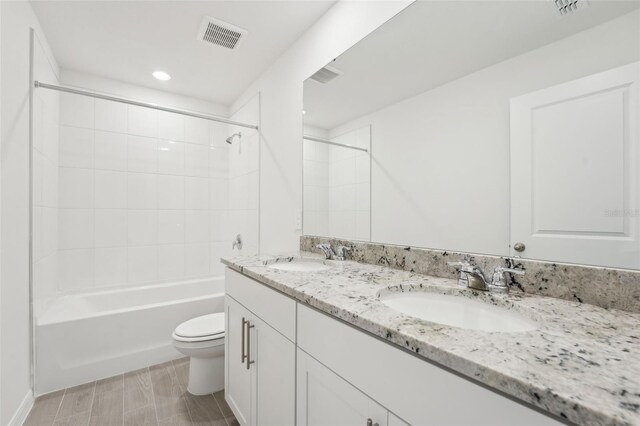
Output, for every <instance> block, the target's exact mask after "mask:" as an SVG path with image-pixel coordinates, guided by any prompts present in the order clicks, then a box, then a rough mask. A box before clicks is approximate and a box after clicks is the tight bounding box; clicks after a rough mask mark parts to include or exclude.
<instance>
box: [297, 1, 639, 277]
mask: <svg viewBox="0 0 640 426" xmlns="http://www.w3.org/2000/svg"><path fill="white" fill-rule="evenodd" d="M568 3H569V2H566V1H565V2H562V1H556V2H553V1H417V2H415V3H413V4H412V5H410V6H409V7H407V8H406V9H405V10H404V11H403V12H401V13H400V14H398V15H397V16H395V17H394V18H393V19H391V20H390V21H388V22H387V23H385V24H384V25H383V26H381V27H380V28H378V29H377V30H376V31H374V32H373V33H372V34H370V35H369V36H368V37H367V38H365V39H364V40H362V41H361V42H360V43H358V44H357V45H355V46H354V47H353V48H351V49H350V50H348V51H347V52H345V53H344V54H343V55H341V56H340V57H338V58H336V59H335V60H334V61H332V62H331V63H330V64H327V66H326V67H324V68H322V69H321V70H318V72H317V73H315V74H314V75H313V76H311V77H310V78H309V79H307V80H306V81H305V82H304V120H305V139H304V141H303V144H304V233H305V234H308V235H320V236H331V237H341V238H353V239H359V240H368V241H374V242H380V243H388V244H401V245H412V246H419V247H427V248H435V249H445V250H453V251H465V252H473V253H481V254H492V255H503V256H509V255H510V256H522V257H525V258H531V259H541V260H550V261H556V262H568V263H580V264H589V265H600V266H609V267H619V268H631V269H640V198H639V196H640V146H639V144H640V142H639V136H638V131H639V129H638V128H639V117H640V113H639V109H638V98H639V89H638V87H639V86H640V72H639V69H640V68H639V63H638V61H639V60H640V9H639V7H640V2H639V1H597V0H590V1H586V0H578V1H577V2H571V4H568Z"/></svg>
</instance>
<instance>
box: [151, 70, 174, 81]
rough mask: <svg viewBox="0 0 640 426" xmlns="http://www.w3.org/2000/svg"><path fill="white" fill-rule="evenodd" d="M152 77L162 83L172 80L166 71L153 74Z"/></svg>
mask: <svg viewBox="0 0 640 426" xmlns="http://www.w3.org/2000/svg"><path fill="white" fill-rule="evenodd" d="M151 75H152V76H154V77H155V78H156V79H158V80H160V81H169V80H171V76H170V75H169V74H167V73H166V72H164V71H154V72H153V74H151Z"/></svg>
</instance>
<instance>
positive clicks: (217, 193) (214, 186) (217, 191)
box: [209, 179, 229, 210]
mask: <svg viewBox="0 0 640 426" xmlns="http://www.w3.org/2000/svg"><path fill="white" fill-rule="evenodd" d="M209 191H210V193H209V208H210V209H211V210H226V209H228V208H229V182H228V180H227V179H210V180H209Z"/></svg>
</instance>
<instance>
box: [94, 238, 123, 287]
mask: <svg viewBox="0 0 640 426" xmlns="http://www.w3.org/2000/svg"><path fill="white" fill-rule="evenodd" d="M94 256H95V268H94V277H93V280H94V285H95V286H96V287H103V286H113V285H119V284H123V283H126V282H127V248H126V247H107V248H96V249H95V252H94Z"/></svg>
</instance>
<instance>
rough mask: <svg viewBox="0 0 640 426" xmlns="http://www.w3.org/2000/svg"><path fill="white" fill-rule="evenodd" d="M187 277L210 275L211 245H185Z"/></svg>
mask: <svg viewBox="0 0 640 426" xmlns="http://www.w3.org/2000/svg"><path fill="white" fill-rule="evenodd" d="M184 253H185V254H184V256H185V258H184V263H185V277H201V276H205V275H209V269H210V260H211V259H210V255H209V243H195V244H185V250H184Z"/></svg>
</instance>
